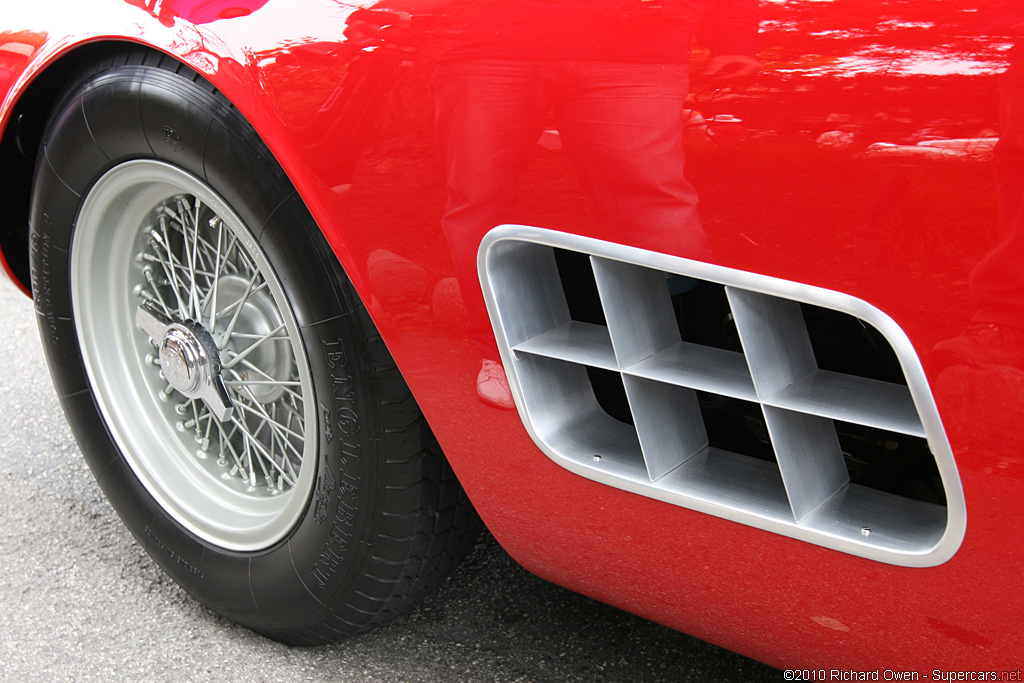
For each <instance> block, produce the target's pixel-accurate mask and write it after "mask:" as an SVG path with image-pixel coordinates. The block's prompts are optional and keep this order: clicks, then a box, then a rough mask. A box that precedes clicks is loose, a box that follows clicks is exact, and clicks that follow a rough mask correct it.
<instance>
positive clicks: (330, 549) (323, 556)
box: [309, 506, 355, 589]
mask: <svg viewBox="0 0 1024 683" xmlns="http://www.w3.org/2000/svg"><path fill="white" fill-rule="evenodd" d="M339 507H340V506H339ZM354 513H355V511H354V510H353V514H354ZM341 524H342V520H341V519H339V520H338V521H336V522H335V523H334V526H332V527H331V533H330V535H329V536H328V537H327V543H325V544H324V547H323V550H321V551H320V555H319V556H318V557H317V559H316V562H315V563H314V564H313V566H312V567H311V568H310V570H309V571H310V573H311V574H312V575H313V579H315V580H316V584H317V588H320V589H324V588H327V584H328V583H330V580H331V577H333V576H334V575H335V574H336V573H337V572H338V567H339V566H340V565H341V560H342V557H343V556H344V555H345V552H346V551H348V548H349V545H351V542H352V534H350V533H349V532H348V531H346V530H345V529H343V528H342V526H341ZM349 526H351V523H349Z"/></svg>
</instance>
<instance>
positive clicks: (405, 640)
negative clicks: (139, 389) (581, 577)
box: [0, 276, 782, 683]
mask: <svg viewBox="0 0 1024 683" xmlns="http://www.w3.org/2000/svg"><path fill="white" fill-rule="evenodd" d="M0 321H3V326H2V329H3V330H4V332H5V334H4V341H5V344H4V349H3V353H2V354H0V416H2V422H0V680H2V681H17V682H18V683H29V682H31V681H41V682H44V681H45V682H46V683H56V682H58V681H74V682H76V683H77V682H79V681H81V682H86V681H102V682H103V683H114V682H116V681H132V682H133V683H141V682H144V681H254V682H257V681H258V682H268V683H270V682H277V681H280V682H292V681H360V682H367V683H370V682H377V681H381V682H389V683H390V682H397V683H434V682H447V681H458V682H459V683H462V682H466V683H476V682H481V683H482V682H484V681H486V682H499V683H504V682H506V681H510V682H511V681H538V682H541V681H601V682H605V681H607V682H616V681H629V682H630V683H634V682H645V681H655V682H656V681H673V682H675V681H753V682H756V681H773V682H775V681H780V680H782V673H781V672H779V671H776V670H774V669H771V668H768V667H766V666H764V665H761V664H759V663H757V662H753V661H751V660H749V659H745V658H743V657H741V656H739V655H736V654H733V653H731V652H727V651H725V650H721V649H719V648H716V647H714V646H712V645H709V644H707V643H704V642H702V641H699V640H695V639H693V638H690V637H688V636H685V635H683V634H681V633H678V632H676V631H673V630H671V629H668V628H665V627H663V626H660V625H658V624H654V623H652V622H649V621H646V620H644V619H641V618H639V617H635V616H632V615H630V614H627V613H625V612H622V611H620V610H617V609H615V608H613V607H609V606H607V605H604V604H601V603H599V602H596V601H594V600H591V599H589V598H585V597H583V596H580V595H577V594H575V593H573V592H571V591H568V590H565V589H563V588H559V587H557V586H554V585H552V584H550V583H547V582H546V581H543V580H541V579H539V578H537V577H534V576H533V575H531V574H529V573H527V572H526V571H525V570H523V569H522V568H520V567H519V566H518V565H517V564H516V563H515V562H514V561H513V560H511V559H510V558H509V557H508V556H507V555H506V554H505V553H504V552H503V551H502V550H501V548H500V547H499V546H498V545H497V543H495V542H494V540H493V539H492V538H491V537H490V536H485V537H484V538H483V539H482V540H481V541H480V543H479V544H478V545H477V546H476V548H475V549H474V551H473V552H472V554H471V555H470V556H469V558H468V559H467V560H466V561H465V562H464V563H463V564H462V565H461V566H460V567H459V568H458V569H457V570H456V571H455V572H454V573H453V574H452V576H450V577H449V578H448V579H446V581H445V582H444V583H443V584H442V586H441V587H440V589H439V590H438V591H437V592H435V593H434V594H433V595H431V596H430V597H428V598H427V600H426V601H425V602H424V603H422V604H421V605H420V606H419V607H418V608H416V609H415V610H413V611H412V612H410V613H408V614H406V615H404V616H402V617H400V618H399V619H397V620H396V621H394V622H392V623H391V624H388V625H386V626H384V627H381V628H379V629H377V630H375V631H373V632H371V633H369V634H366V635H363V636H359V637H357V638H352V639H349V640H347V641H345V642H343V643H339V644H337V645H331V646H325V647H317V648H291V647H286V646H283V645H280V644H278V643H275V642H273V641H270V640H267V639H266V638H263V637H261V636H259V635H256V634H254V633H252V632H251V631H248V630H247V629H245V628H242V627H240V626H237V625H235V624H233V623H231V622H228V621H225V620H223V619H221V618H219V617H217V616H216V615H214V614H213V613H211V612H209V611H208V610H206V609H205V608H203V607H201V606H200V605H198V604H197V603H195V602H194V601H193V600H191V599H190V598H189V597H188V596H187V595H185V594H184V592H183V591H181V590H180V589H179V588H178V587H177V586H176V585H175V584H174V583H173V582H171V580H170V579H168V578H167V577H166V576H165V575H164V574H163V572H162V571H161V570H160V569H159V568H158V567H157V566H156V565H155V564H154V563H153V562H151V561H150V560H149V558H148V556H147V555H146V554H145V552H144V551H143V550H142V549H141V548H140V547H139V546H138V545H137V544H136V543H135V542H134V540H133V539H132V538H131V535H130V534H129V533H128V531H127V530H126V529H124V528H123V527H122V525H121V523H120V521H119V520H118V519H117V516H116V514H115V513H114V511H113V509H112V508H111V507H110V506H109V505H108V504H107V502H106V500H105V499H104V498H103V495H102V494H101V493H100V490H99V488H98V487H97V485H96V483H95V481H94V480H93V478H92V476H91V474H90V473H89V471H88V468H87V467H86V465H85V463H84V462H83V460H82V457H81V454H80V452H79V450H78V446H77V445H76V444H75V442H74V439H73V438H72V436H71V432H70V430H69V429H68V427H67V424H66V422H65V420H64V417H63V415H62V413H61V411H60V406H59V404H58V402H57V399H56V397H55V396H54V393H53V388H52V386H51V385H50V380H49V376H48V374H47V371H46V365H45V362H44V360H43V355H42V349H41V347H40V344H39V340H38V333H37V331H36V326H35V320H34V317H33V313H32V306H31V303H30V302H29V300H28V299H27V298H25V297H24V296H23V295H21V294H20V293H19V292H18V291H17V290H16V289H15V288H14V286H13V285H11V284H10V283H9V282H6V281H3V278H2V276H0Z"/></svg>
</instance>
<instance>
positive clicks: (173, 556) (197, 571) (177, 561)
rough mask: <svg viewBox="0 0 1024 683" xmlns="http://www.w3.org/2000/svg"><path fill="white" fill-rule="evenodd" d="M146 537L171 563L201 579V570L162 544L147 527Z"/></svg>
mask: <svg viewBox="0 0 1024 683" xmlns="http://www.w3.org/2000/svg"><path fill="white" fill-rule="evenodd" d="M146 536H148V537H149V538H151V539H153V543H155V544H156V545H157V547H158V548H160V551H161V552H163V553H164V554H165V555H166V556H167V557H168V558H169V559H170V560H171V561H172V562H174V563H175V564H178V565H180V566H181V567H182V568H184V569H185V571H187V572H188V573H189V574H192V575H193V576H196V577H198V578H200V579H201V578H203V570H201V569H200V568H199V567H196V566H195V565H193V564H190V563H189V562H188V561H187V560H186V559H185V558H184V557H182V556H181V555H179V554H178V553H176V552H174V551H173V550H171V549H170V548H168V547H167V546H166V545H165V544H164V543H163V541H161V540H160V539H159V538H158V537H157V535H156V534H154V533H153V530H152V529H150V528H149V527H146Z"/></svg>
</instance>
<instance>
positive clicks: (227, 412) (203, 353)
mask: <svg viewBox="0 0 1024 683" xmlns="http://www.w3.org/2000/svg"><path fill="white" fill-rule="evenodd" d="M135 322H136V323H138V325H139V327H140V328H142V329H143V330H144V331H145V332H146V334H148V335H149V337H150V339H152V340H153V341H154V342H155V343H156V345H157V347H158V348H159V349H160V369H161V371H162V372H163V376H164V379H165V380H167V383H168V384H170V385H171V387H172V388H173V389H176V390H177V391H178V392H179V393H181V395H182V396H184V397H186V398H192V399H201V400H202V401H204V402H205V403H206V405H207V406H209V408H210V410H211V411H213V414H214V415H216V416H217V419H218V420H220V421H221V422H226V421H227V420H230V419H231V413H232V412H233V405H232V402H231V397H230V396H228V392H227V389H226V388H225V385H224V380H223V379H222V378H221V376H220V371H221V364H220V351H219V350H218V349H217V342H215V341H214V339H213V335H211V334H210V333H209V332H207V331H206V328H205V327H203V326H202V325H200V324H199V323H197V322H195V321H192V320H186V321H185V322H181V323H178V322H172V321H171V320H168V319H167V317H166V316H164V315H162V314H160V313H158V312H157V311H155V310H153V308H151V307H150V306H148V305H145V304H144V305H142V306H139V307H138V308H137V309H136V311H135Z"/></svg>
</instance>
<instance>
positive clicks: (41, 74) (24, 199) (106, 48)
mask: <svg viewBox="0 0 1024 683" xmlns="http://www.w3.org/2000/svg"><path fill="white" fill-rule="evenodd" d="M130 45H133V44H132V43H127V42H125V41H114V40H108V41H98V42H92V43H84V44H81V45H77V46H74V47H73V48H71V49H69V50H67V51H66V52H64V53H62V54H60V55H59V56H58V57H56V58H55V59H53V60H52V61H50V62H49V63H47V64H46V65H45V66H44V67H42V68H41V69H39V70H38V71H36V73H35V74H34V75H33V77H32V79H31V80H30V81H29V82H28V83H27V84H26V85H25V86H24V87H23V88H22V90H21V92H19V93H17V95H16V101H15V102H14V105H13V106H12V107H11V110H10V114H9V116H8V117H7V123H6V126H5V128H4V131H3V137H2V139H0V168H4V169H7V171H8V172H7V182H5V183H0V254H2V258H3V261H4V263H3V265H4V267H5V268H6V270H7V272H8V274H9V275H10V276H11V278H12V279H13V280H14V282H15V284H17V285H18V286H19V287H20V288H21V289H22V290H23V291H25V292H26V293H27V294H31V288H32V284H31V278H30V274H29V258H28V257H29V253H28V232H29V223H28V215H29V206H30V204H31V201H32V177H33V172H34V169H35V166H36V162H37V160H38V155H39V143H40V142H41V140H42V138H43V133H44V132H45V129H46V123H47V121H48V119H49V117H50V112H51V111H52V109H53V107H54V106H55V105H56V104H57V101H58V98H59V97H60V94H61V92H62V91H63V90H64V88H65V87H66V86H67V84H68V83H69V81H70V79H71V78H72V77H73V75H74V74H75V72H76V71H78V70H79V69H80V68H81V66H82V64H85V63H89V62H93V61H96V60H100V59H103V58H104V57H108V56H110V55H111V54H114V53H116V52H117V51H119V50H124V49H126V48H127V47H128V46H130ZM141 49H148V50H152V48H141ZM154 52H155V50H154Z"/></svg>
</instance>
